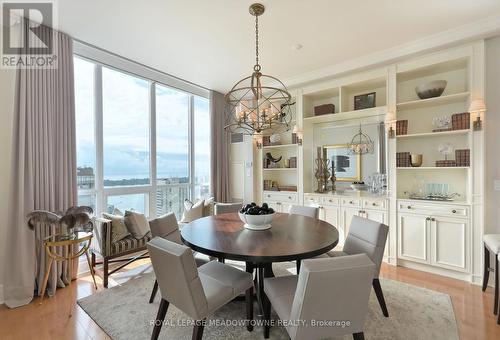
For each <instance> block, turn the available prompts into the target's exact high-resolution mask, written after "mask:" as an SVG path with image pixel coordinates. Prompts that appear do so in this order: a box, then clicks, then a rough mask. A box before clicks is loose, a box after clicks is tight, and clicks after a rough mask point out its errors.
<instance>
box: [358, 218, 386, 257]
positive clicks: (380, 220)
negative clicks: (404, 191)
mask: <svg viewBox="0 0 500 340" xmlns="http://www.w3.org/2000/svg"><path fill="white" fill-rule="evenodd" d="M361 216H363V217H364V218H367V219H369V220H372V221H375V222H379V223H382V224H387V221H388V217H387V212H386V211H383V210H382V211H381V210H364V213H363V214H362V215H361ZM389 249H390V247H389V234H387V239H386V241H385V249H384V257H385V258H387V257H388V256H389Z"/></svg>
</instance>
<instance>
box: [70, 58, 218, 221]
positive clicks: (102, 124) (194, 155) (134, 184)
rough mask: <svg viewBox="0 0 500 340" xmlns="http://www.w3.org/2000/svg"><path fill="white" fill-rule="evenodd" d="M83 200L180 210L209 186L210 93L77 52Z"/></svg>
mask: <svg viewBox="0 0 500 340" xmlns="http://www.w3.org/2000/svg"><path fill="white" fill-rule="evenodd" d="M75 97H76V134H77V163H78V164H77V165H78V173H77V179H78V188H79V193H78V200H79V204H82V205H83V204H84V205H91V206H93V207H94V208H95V210H96V211H97V212H98V213H100V212H102V211H108V212H113V211H116V209H118V210H120V211H121V212H124V211H125V210H134V211H139V212H143V213H145V214H146V215H149V216H151V217H152V216H155V215H156V216H160V215H162V214H165V213H168V212H174V213H175V214H176V216H177V217H178V218H180V217H181V216H182V212H183V209H184V208H183V207H184V204H183V202H184V200H185V199H194V198H205V197H207V196H208V195H209V193H210V177H209V171H210V164H209V159H210V157H209V152H210V128H209V126H210V116H209V100H208V99H207V98H204V97H200V96H196V95H194V94H191V93H188V92H184V91H180V90H177V89H174V88H172V87H169V86H167V85H164V84H161V83H158V82H156V81H153V80H151V79H148V78H142V77H139V76H136V75H133V74H131V73H127V72H125V71H123V70H117V69H114V68H111V67H108V66H104V65H101V64H99V63H95V62H93V61H89V60H86V59H83V58H80V57H78V56H76V57H75Z"/></svg>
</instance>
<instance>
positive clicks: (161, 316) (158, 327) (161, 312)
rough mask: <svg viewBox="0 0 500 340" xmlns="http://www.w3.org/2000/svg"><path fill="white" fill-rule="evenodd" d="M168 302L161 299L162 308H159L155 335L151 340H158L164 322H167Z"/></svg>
mask: <svg viewBox="0 0 500 340" xmlns="http://www.w3.org/2000/svg"><path fill="white" fill-rule="evenodd" d="M168 305H169V303H168V301H167V300H165V299H161V302H160V307H159V308H158V314H157V315H156V320H155V324H154V328H153V334H151V340H156V339H158V336H159V335H160V331H161V326H162V325H163V320H165V315H167V310H168Z"/></svg>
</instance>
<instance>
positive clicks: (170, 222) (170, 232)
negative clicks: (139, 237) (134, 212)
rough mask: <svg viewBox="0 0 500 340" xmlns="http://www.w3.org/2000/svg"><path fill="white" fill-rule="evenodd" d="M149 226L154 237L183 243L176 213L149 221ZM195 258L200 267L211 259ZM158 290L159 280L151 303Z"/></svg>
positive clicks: (154, 287)
mask: <svg viewBox="0 0 500 340" xmlns="http://www.w3.org/2000/svg"><path fill="white" fill-rule="evenodd" d="M149 228H150V229H151V236H152V237H161V238H164V239H166V240H169V241H172V242H175V243H177V244H183V243H182V240H181V234H180V232H179V224H178V223H177V218H176V217H175V214H174V213H168V214H166V215H163V216H161V217H158V218H155V219H153V220H151V221H149ZM194 260H195V262H196V266H198V267H199V266H201V265H203V264H205V263H207V262H208V261H209V260H208V259H204V258H202V257H199V256H196V255H195V257H194ZM157 291H158V281H157V280H155V283H154V285H153V290H152V291H151V296H150V298H149V303H153V301H154V299H155V296H156V292H157Z"/></svg>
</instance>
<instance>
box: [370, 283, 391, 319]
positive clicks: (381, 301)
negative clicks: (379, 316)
mask: <svg viewBox="0 0 500 340" xmlns="http://www.w3.org/2000/svg"><path fill="white" fill-rule="evenodd" d="M372 285H373V289H374V290H375V294H376V295H377V300H378V303H379V304H380V308H382V313H383V314H384V316H385V317H386V318H387V317H389V312H388V311H387V306H386V305H385V299H384V293H382V287H381V286H380V281H379V279H373V281H372Z"/></svg>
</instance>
